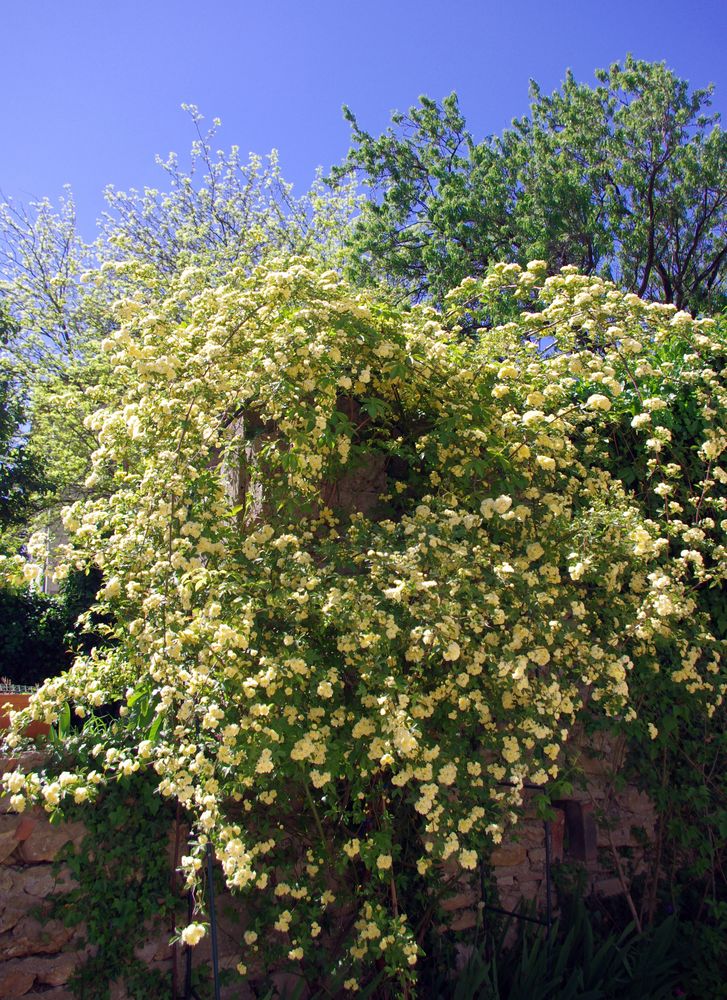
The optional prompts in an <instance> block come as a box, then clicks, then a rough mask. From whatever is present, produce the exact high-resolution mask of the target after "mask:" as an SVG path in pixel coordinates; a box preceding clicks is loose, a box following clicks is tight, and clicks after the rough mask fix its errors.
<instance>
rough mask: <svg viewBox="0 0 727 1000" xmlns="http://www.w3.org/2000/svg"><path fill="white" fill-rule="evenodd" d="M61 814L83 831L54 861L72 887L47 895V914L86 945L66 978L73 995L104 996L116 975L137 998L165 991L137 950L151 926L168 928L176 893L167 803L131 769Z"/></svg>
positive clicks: (164, 981)
mask: <svg viewBox="0 0 727 1000" xmlns="http://www.w3.org/2000/svg"><path fill="white" fill-rule="evenodd" d="M61 760H62V758H59V765H61V766H62V763H61ZM67 815H68V817H69V818H71V819H77V818H79V819H82V820H83V822H84V824H85V826H86V829H87V831H88V832H87V834H86V836H85V837H84V839H83V840H82V841H81V843H80V844H79V845H78V847H74V846H73V845H69V847H68V848H67V849H66V851H65V852H64V854H63V855H62V857H61V858H60V859H59V861H58V862H57V868H61V867H62V868H64V869H66V870H67V872H68V874H69V875H70V876H71V878H72V879H73V880H74V881H75V883H76V886H75V887H74V888H73V889H71V890H70V892H63V893H62V894H58V895H56V896H55V897H54V898H53V899H52V901H51V913H52V915H53V916H55V917H57V918H58V919H61V920H62V921H63V922H64V923H65V924H66V925H67V926H69V927H80V926H82V927H83V928H84V939H83V942H82V943H83V944H87V945H89V946H90V948H91V953H90V955H89V956H88V957H87V958H86V959H84V961H83V962H82V963H81V965H80V966H79V967H78V968H77V969H76V971H75V973H74V975H73V979H72V980H71V984H70V985H71V988H72V989H73V992H74V994H75V995H76V996H77V997H79V1000H107V998H108V997H109V996H110V988H111V985H112V983H114V982H117V981H120V982H123V983H124V984H125V986H126V989H127V991H128V993H129V995H130V996H131V997H133V998H135V1000H149V998H150V997H152V996H154V997H156V996H164V995H167V994H168V992H169V989H170V983H169V981H168V977H167V976H164V975H162V974H161V973H159V972H158V971H151V970H150V969H149V968H148V966H147V965H145V964H143V963H142V962H141V961H140V960H139V959H138V958H137V956H136V954H135V951H136V949H137V948H138V947H139V946H141V945H143V944H144V943H146V942H147V941H148V940H149V937H150V936H152V935H154V934H155V933H156V934H161V935H162V936H163V935H164V934H165V933H166V934H168V936H169V937H170V938H171V937H172V936H173V933H174V922H175V918H176V917H177V916H178V914H179V910H180V898H179V895H178V894H177V893H176V892H175V891H174V890H173V875H172V873H173V865H172V860H171V856H170V840H171V835H172V831H173V827H174V822H175V814H174V811H173V809H172V808H171V807H170V805H169V804H168V803H167V802H165V801H164V800H162V799H161V798H160V797H159V795H157V794H155V789H154V784H153V782H151V781H150V780H149V778H148V776H147V775H134V776H132V777H129V778H122V779H121V780H120V781H119V782H118V783H117V784H114V785H111V786H109V787H107V788H105V789H104V790H103V791H102V793H101V794H100V795H99V796H98V797H97V798H96V799H95V801H94V807H93V809H90V810H81V808H80V806H79V805H76V806H72V807H71V808H70V809H69V810H68V813H67Z"/></svg>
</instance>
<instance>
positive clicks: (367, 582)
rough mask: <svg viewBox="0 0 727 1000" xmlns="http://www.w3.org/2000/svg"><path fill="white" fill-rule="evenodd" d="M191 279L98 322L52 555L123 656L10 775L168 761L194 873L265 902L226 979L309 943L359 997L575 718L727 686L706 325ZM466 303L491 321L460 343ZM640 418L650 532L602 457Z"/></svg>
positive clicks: (511, 809)
mask: <svg viewBox="0 0 727 1000" xmlns="http://www.w3.org/2000/svg"><path fill="white" fill-rule="evenodd" d="M208 284H209V283H208V282H207V280H206V277H205V274H204V273H203V271H202V270H199V269H194V268H190V269H187V270H186V271H184V272H183V273H182V274H181V275H180V276H179V277H178V278H177V279H175V280H174V282H173V284H172V287H171V289H169V290H168V291H167V292H166V293H165V295H164V297H162V298H160V299H159V300H158V301H156V302H155V303H154V304H151V305H150V304H149V302H148V301H144V300H143V299H142V297H141V295H140V297H139V298H138V299H133V300H127V301H124V302H121V303H119V304H118V307H117V313H118V327H117V329H116V331H115V332H114V333H113V334H112V335H111V336H110V337H109V338H108V339H107V340H106V341H105V342H104V344H103V349H104V351H105V352H106V354H107V356H108V360H109V361H110V363H111V365H112V368H113V371H114V379H112V380H109V384H113V385H116V386H119V387H121V388H120V391H118V392H117V394H116V395H114V396H111V397H109V398H108V399H107V401H106V403H105V405H103V406H101V408H99V409H98V410H97V411H96V412H94V413H93V415H92V416H91V417H90V418H89V419H88V420H87V426H88V429H89V430H90V431H91V432H93V433H94V434H95V435H96V437H97V440H98V447H97V450H96V452H95V455H94V472H93V473H92V476H97V477H99V479H106V478H107V477H111V481H112V482H113V490H112V492H111V493H110V494H109V495H107V496H104V497H103V498H101V499H96V500H92V501H87V502H85V503H83V504H81V503H79V504H75V505H73V506H71V507H69V508H67V509H66V511H65V515H64V523H65V528H66V530H67V532H68V535H69V538H70V542H69V544H68V545H67V546H65V549H64V553H63V558H64V565H65V567H66V568H68V567H71V566H76V567H83V566H90V565H94V566H98V567H100V568H101V569H102V570H103V573H104V581H105V582H104V585H103V588H102V589H101V591H100V593H99V597H98V605H99V607H98V610H99V611H102V612H103V613H104V614H105V615H107V616H109V618H110V620H112V621H113V625H112V626H111V627H110V631H111V636H110V638H111V639H112V641H111V642H109V644H108V645H106V646H105V647H104V648H97V649H95V650H93V651H92V652H91V654H90V655H88V656H85V657H84V656H81V657H79V658H78V659H77V661H76V663H75V665H74V667H73V669H72V670H70V671H69V672H68V673H67V674H65V675H63V676H62V677H58V678H55V679H53V680H50V681H48V682H47V683H46V684H45V685H44V687H43V688H42V689H41V690H40V691H39V692H38V693H37V694H36V695H35V696H34V699H33V703H32V707H31V709H30V715H32V716H33V717H34V718H41V719H45V720H46V721H48V722H51V723H54V722H57V720H58V719H59V718H61V717H62V713H63V711H64V706H65V705H67V704H71V705H72V706H73V708H74V711H75V712H76V714H77V715H79V716H80V717H81V718H82V719H83V718H86V719H88V720H89V724H88V726H87V727H86V730H85V731H84V733H83V734H82V735H81V736H80V737H77V738H76V739H77V741H78V746H79V747H81V748H85V749H84V751H83V754H81V755H80V757H79V759H80V760H81V763H80V764H78V765H74V766H71V767H70V769H69V770H67V771H64V772H63V773H61V774H60V776H59V775H58V773H57V771H54V772H50V771H49V772H48V773H42V772H41V773H38V774H32V775H29V776H23V775H20V774H18V773H17V772H15V773H14V774H11V775H8V776H5V778H4V782H5V787H6V789H7V790H8V791H9V792H10V793H11V794H12V804H13V806H14V808H16V809H19V810H20V809H23V808H24V807H25V804H26V802H29V801H39V802H41V803H43V805H44V806H45V807H46V809H48V810H49V811H50V812H55V811H56V810H58V809H62V807H63V804H64V802H67V801H69V800H71V799H72V800H74V801H76V802H82V801H88V802H90V803H92V802H93V800H94V797H95V796H96V795H97V794H98V792H99V789H100V788H102V787H103V785H104V784H105V783H107V782H110V781H115V780H116V779H117V778H118V777H119V776H120V775H128V774H131V773H133V772H135V771H138V770H140V769H145V770H147V771H149V772H153V773H154V774H155V775H156V776H157V779H156V780H157V781H158V788H159V793H160V794H161V795H162V796H165V797H169V798H172V799H176V800H177V801H178V802H179V803H181V805H182V806H183V807H184V809H185V811H186V814H187V815H188V817H189V818H190V822H191V829H192V834H191V838H190V842H189V847H188V850H187V853H186V855H185V856H184V858H183V859H182V865H183V869H184V871H185V873H186V876H187V879H188V881H189V884H190V885H191V884H194V883H195V882H196V881H197V879H198V878H199V877H200V871H201V866H202V860H203V854H204V851H205V849H206V845H207V844H208V843H211V845H212V846H213V848H214V852H215V854H216V857H217V859H218V861H219V863H220V864H221V866H222V869H223V871H224V875H225V878H226V880H227V883H228V885H229V886H230V887H231V888H232V889H234V890H236V891H238V892H239V893H243V894H245V895H246V896H248V897H249V898H250V908H249V913H250V925H249V927H248V928H247V930H246V933H245V935H244V944H243V949H244V952H245V954H244V955H243V961H242V963H241V966H240V971H242V972H244V971H245V967H246V965H248V966H250V968H253V969H254V968H259V967H260V961H261V960H265V961H273V960H276V961H277V960H279V959H280V956H283V957H284V958H287V960H288V961H290V962H291V963H295V964H296V966H297V964H298V963H301V962H303V963H304V968H305V967H306V966H305V963H311V962H315V961H316V959H315V958H314V954H315V953H316V948H318V950H319V951H320V948H319V945H320V941H325V942H327V943H328V950H329V958H328V972H329V973H331V974H333V973H334V972H336V973H338V974H340V976H341V981H342V982H345V988H346V989H347V990H348V991H350V992H355V990H356V989H357V988H358V987H359V985H363V984H364V983H366V982H367V981H369V977H371V976H372V975H373V971H375V970H378V972H379V973H381V970H382V969H383V970H385V974H386V975H387V976H390V977H392V978H393V979H394V980H397V981H398V982H399V983H400V985H401V988H402V989H403V990H408V989H409V988H410V984H413V983H414V981H415V978H416V964H417V960H418V957H419V956H420V954H421V946H420V942H419V940H418V939H417V934H416V931H417V928H416V927H415V926H414V924H413V921H412V920H410V919H409V916H408V915H407V913H406V911H405V907H404V903H405V901H404V898H403V896H402V886H403V885H404V883H405V882H406V881H407V880H409V882H410V881H411V879H412V877H419V878H421V879H424V880H429V881H430V882H431V884H432V885H435V886H436V884H437V882H438V881H439V880H440V879H441V873H442V870H443V867H444V866H446V867H447V868H448V869H450V870H451V869H452V867H454V869H455V870H463V871H464V872H468V871H472V870H473V869H475V868H476V867H477V865H478V862H480V861H481V860H482V859H486V857H487V854H488V851H489V850H490V849H491V845H492V844H493V843H497V842H498V841H499V840H500V839H501V838H502V835H503V831H504V830H505V828H506V826H507V825H508V824H509V823H512V822H513V821H514V820H515V818H516V813H517V807H518V804H519V803H520V802H521V798H522V791H523V785H524V783H526V782H529V783H535V784H536V785H542V786H545V785H546V784H547V783H548V782H549V781H552V780H554V779H556V778H557V776H558V774H559V758H560V755H561V750H562V748H563V746H564V744H566V742H567V740H568V738H569V734H570V733H571V731H572V729H573V727H574V725H575V723H576V721H577V719H578V717H579V713H580V712H581V711H582V710H583V708H584V706H586V705H587V706H588V707H589V710H590V711H594V710H596V711H602V712H603V713H606V714H611V715H614V716H617V717H619V718H626V719H628V718H631V717H633V716H634V714H635V713H634V709H633V706H632V704H631V703H630V698H629V686H630V682H631V679H632V678H633V677H634V676H637V675H638V676H639V677H641V678H643V677H644V676H648V674H649V672H650V671H658V670H659V669H660V659H661V657H660V651H661V650H663V648H665V647H666V646H668V647H669V648H670V649H672V650H676V652H677V660H678V662H679V664H680V666H679V669H678V672H677V673H678V676H677V675H675V676H676V679H677V680H679V681H680V682H681V683H682V685H683V691H684V697H685V698H686V697H690V698H695V699H698V700H701V702H702V703H703V705H704V710H705V712H707V713H709V712H711V711H712V710H713V709H714V706H715V705H717V704H719V702H720V700H721V698H722V695H723V691H724V675H723V672H722V667H721V660H720V645H719V643H718V642H717V640H716V639H715V638H714V636H713V635H712V633H711V631H710V624H709V621H708V619H706V618H705V617H704V616H703V615H702V614H700V612H699V611H698V609H697V604H696V600H695V592H696V590H697V589H698V588H702V587H709V586H717V585H719V584H720V583H721V582H722V581H723V580H724V575H725V547H724V528H725V520H724V518H725V514H724V507H725V483H726V482H727V471H725V470H724V468H723V467H722V466H721V465H720V457H721V455H722V453H723V451H724V447H725V443H726V440H727V435H726V433H725V385H724V377H723V374H722V373H723V370H724V359H725V338H724V336H723V335H722V334H721V333H720V331H719V328H718V327H717V326H716V325H715V323H714V322H712V321H711V320H699V321H695V320H693V319H692V318H691V317H689V316H688V315H686V314H684V313H677V312H675V310H674V309H673V307H671V306H665V305H657V304H649V303H646V302H643V301H641V300H640V299H638V298H637V297H636V296H634V295H624V294H623V293H621V292H619V291H618V290H617V289H616V288H615V287H614V286H613V285H612V284H610V283H608V282H605V281H602V280H600V279H596V278H593V277H584V276H581V275H579V274H576V273H574V272H573V270H572V269H569V268H565V269H564V270H563V272H561V273H560V274H558V275H556V276H555V277H549V278H546V272H545V265H544V264H542V262H537V261H536V262H534V263H533V264H531V265H529V266H528V267H527V268H526V269H521V268H520V267H518V266H516V265H501V266H498V267H496V268H495V269H494V270H493V271H492V272H491V273H490V274H489V275H488V276H487V277H486V278H485V279H483V280H480V281H474V280H470V281H467V282H465V283H464V284H463V285H462V286H460V288H458V289H456V290H455V291H454V292H453V293H451V294H450V296H449V299H448V307H447V311H446V312H444V313H441V314H440V313H437V312H435V311H434V310H432V309H431V308H427V307H425V306H415V307H413V308H406V309H405V308H395V307H392V306H391V305H387V304H385V303H383V302H381V301H378V300H377V299H376V297H375V296H374V295H373V294H371V293H368V292H360V291H356V290H354V289H352V288H351V287H350V286H349V285H348V284H347V283H346V282H345V281H343V280H342V279H341V278H340V276H339V275H338V274H337V273H334V272H332V271H328V272H321V271H320V270H316V269H315V267H314V266H312V265H310V264H308V263H307V262H306V261H305V260H300V259H293V260H289V261H282V260H281V261H273V262H272V263H270V262H269V263H267V264H265V265H260V266H259V267H257V268H256V269H255V270H254V271H253V272H252V273H250V272H245V271H243V270H242V269H240V270H234V269H233V270H231V271H230V272H229V273H228V275H227V276H226V278H225V280H224V281H222V282H221V283H220V284H219V285H218V286H217V287H214V288H210V287H208ZM480 313H481V314H482V315H490V316H501V317H504V319H506V320H507V321H506V322H502V323H500V324H499V325H494V326H491V327H490V328H486V329H485V328H483V329H481V330H480V331H479V335H478V337H477V338H476V339H474V340H473V339H467V338H464V337H463V336H462V335H461V330H460V326H461V324H462V322H463V320H462V317H464V316H465V315H466V316H467V317H468V322H469V321H470V320H471V318H472V316H473V315H475V314H478V315H479V314H480ZM683 391H687V392H688V393H689V394H690V398H692V399H693V400H695V401H696V403H695V405H696V407H697V415H698V420H697V422H696V424H695V427H696V430H695V437H694V440H693V442H692V444H691V448H692V452H696V454H697V460H698V464H699V467H700V468H701V470H702V474H701V477H700V478H698V479H695V480H694V481H692V482H691V483H690V484H689V486H688V488H686V494H687V499H686V501H685V500H684V498H683V496H682V494H684V491H685V487H684V484H683V483H682V482H681V471H682V466H681V465H680V461H679V456H678V455H674V454H673V453H672V450H671V433H670V430H669V420H670V406H671V405H672V401H673V400H674V399H675V398H677V397H678V396H679V394H680V393H682V392H683ZM624 427H627V428H628V429H629V433H630V434H631V437H632V439H633V448H634V454H635V455H636V453H637V452H638V456H640V459H639V460H640V461H643V465H644V468H645V469H646V473H645V480H646V487H645V488H646V489H647V492H649V495H650V496H652V498H653V497H654V496H656V497H658V500H657V509H659V510H660V511H661V512H662V513H660V515H659V516H658V517H655V516H654V515H653V510H652V513H651V516H647V513H646V508H645V505H644V504H643V503H642V502H641V501H640V500H639V499H637V497H636V495H635V494H631V493H629V492H627V491H626V489H625V488H624V486H623V485H622V483H621V481H620V480H619V479H617V478H615V476H614V475H613V474H612V473H611V472H610V471H609V470H610V469H611V468H612V467H613V455H612V450H611V446H612V439H613V435H614V433H615V431H616V430H617V429H618V428H621V429H623V428H624ZM635 461H636V458H635ZM690 461H692V462H693V461H694V455H693V454H692V455H691V458H690ZM676 484H679V489H680V496H681V497H682V502H677V501H676V500H674V499H671V498H672V497H673V494H674V491H675V485H676ZM642 487H643V483H642ZM62 572H63V565H62V566H61V570H60V573H61V574H62ZM109 703H119V704H120V706H121V707H120V714H119V718H118V719H117V720H111V721H109V720H108V719H107V720H106V722H101V721H99V719H98V718H96V717H95V716H94V711H95V710H96V709H98V708H99V707H100V706H103V705H108V704H109ZM26 718H27V715H26V716H23V715H21V716H19V717H18V718H17V719H16V720H15V732H14V734H12V735H11V736H10V738H9V742H10V743H11V745H17V743H18V742H19V740H20V736H19V732H20V730H21V727H22V725H23V723H24V721H25V719H26ZM69 740H71V742H72V738H71V737H69ZM84 754H85V756H84ZM203 932H204V926H203V924H201V923H199V922H196V923H194V924H192V925H191V927H190V928H188V929H187V930H186V931H185V932H184V935H183V940H185V941H188V942H189V943H195V942H196V941H198V940H199V939H200V938H201V936H202V935H203ZM185 935H186V936H185ZM263 943H264V946H263ZM334 946H335V947H334ZM330 954H334V955H335V962H333V961H332V960H331V958H330ZM333 965H335V966H336V968H335V969H334V968H333ZM308 967H310V966H308Z"/></svg>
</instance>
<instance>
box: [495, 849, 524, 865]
mask: <svg viewBox="0 0 727 1000" xmlns="http://www.w3.org/2000/svg"><path fill="white" fill-rule="evenodd" d="M526 860H527V852H526V850H525V848H524V847H523V845H522V844H502V845H501V846H500V847H496V848H495V850H494V851H493V852H492V854H491V855H490V862H491V864H492V866H493V867H494V868H514V867H516V866H518V865H522V864H524V863H525V861H526Z"/></svg>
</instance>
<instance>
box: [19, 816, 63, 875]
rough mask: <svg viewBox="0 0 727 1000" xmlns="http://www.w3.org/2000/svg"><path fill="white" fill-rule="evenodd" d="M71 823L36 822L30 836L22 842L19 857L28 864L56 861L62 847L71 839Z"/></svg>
mask: <svg viewBox="0 0 727 1000" xmlns="http://www.w3.org/2000/svg"><path fill="white" fill-rule="evenodd" d="M69 827H70V824H61V825H60V826H51V825H50V823H36V825H35V827H34V828H33V830H32V832H31V834H30V836H28V837H27V838H26V839H25V840H24V841H23V842H22V844H21V846H20V850H19V851H18V857H19V858H20V859H21V860H22V861H24V862H25V863H26V864H32V865H35V864H38V863H39V862H40V861H55V859H56V857H57V856H58V853H59V852H60V850H61V848H62V847H65V845H66V844H67V843H68V842H69V840H70V839H71V830H70V828H69Z"/></svg>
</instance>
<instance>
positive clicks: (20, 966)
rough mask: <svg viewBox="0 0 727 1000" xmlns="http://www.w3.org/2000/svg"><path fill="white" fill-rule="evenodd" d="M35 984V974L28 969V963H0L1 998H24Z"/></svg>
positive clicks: (8, 999)
mask: <svg viewBox="0 0 727 1000" xmlns="http://www.w3.org/2000/svg"><path fill="white" fill-rule="evenodd" d="M34 983H35V973H34V972H32V971H31V970H30V969H29V968H28V965H27V962H24V961H22V960H17V959H16V960H15V961H11V962H0V997H5V998H6V1000H11V998H14V997H21V996H24V995H26V994H27V992H28V990H29V989H31V988H32V986H33V984H34Z"/></svg>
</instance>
